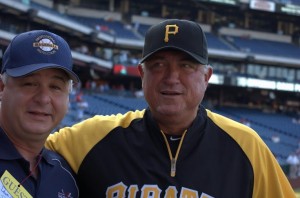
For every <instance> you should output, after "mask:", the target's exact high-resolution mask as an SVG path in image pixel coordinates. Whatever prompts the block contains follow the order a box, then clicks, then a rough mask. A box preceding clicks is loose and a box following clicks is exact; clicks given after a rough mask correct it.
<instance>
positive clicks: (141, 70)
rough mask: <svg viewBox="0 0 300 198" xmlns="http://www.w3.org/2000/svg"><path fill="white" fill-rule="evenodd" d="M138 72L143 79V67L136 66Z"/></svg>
mask: <svg viewBox="0 0 300 198" xmlns="http://www.w3.org/2000/svg"><path fill="white" fill-rule="evenodd" d="M138 70H139V73H140V76H141V78H143V77H144V70H143V66H142V65H141V64H139V65H138Z"/></svg>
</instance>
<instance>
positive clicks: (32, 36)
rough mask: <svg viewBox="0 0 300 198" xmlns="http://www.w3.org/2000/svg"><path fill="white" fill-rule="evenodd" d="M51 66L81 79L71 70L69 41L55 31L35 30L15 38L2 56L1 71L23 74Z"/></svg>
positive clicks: (71, 76) (77, 80)
mask: <svg viewBox="0 0 300 198" xmlns="http://www.w3.org/2000/svg"><path fill="white" fill-rule="evenodd" d="M48 68H58V69H62V70H64V71H65V72H66V73H67V74H68V75H69V76H70V79H72V80H73V81H74V82H79V81H80V80H79V78H78V76H77V75H76V74H75V73H74V72H73V71H72V68H73V60H72V54H71V50H70V47H69V45H68V44H67V42H66V41H65V40H64V39H63V38H62V37H60V36H58V35H56V34H54V33H52V32H49V31H46V30H33V31H29V32H24V33H21V34H18V35H17V36H15V37H14V38H13V39H12V41H11V43H10V44H9V45H8V47H7V49H6V50H5V53H4V55H3V58H2V70H1V74H2V73H4V72H6V73H7V74H8V75H9V76H12V77H21V76H26V75H28V74H30V73H32V72H35V71H38V70H42V69H48Z"/></svg>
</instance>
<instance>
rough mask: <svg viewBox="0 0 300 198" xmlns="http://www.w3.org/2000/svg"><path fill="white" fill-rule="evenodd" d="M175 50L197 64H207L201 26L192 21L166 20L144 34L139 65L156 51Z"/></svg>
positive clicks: (204, 39) (205, 46)
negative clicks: (192, 59)
mask: <svg viewBox="0 0 300 198" xmlns="http://www.w3.org/2000/svg"><path fill="white" fill-rule="evenodd" d="M163 49H177V50H180V51H183V52H185V53H187V54H189V55H190V56H192V57H193V58H194V59H195V60H196V61H198V62H199V63H201V64H203V65H206V64H208V53H207V42H206V37H205V34H204V32H203V30H202V28H201V26H200V25H199V24H198V23H196V22H193V21H188V20H180V19H167V20H165V21H162V22H161V23H159V24H157V25H154V26H152V27H150V29H149V30H148V31H147V32H146V36H145V44H144V49H143V57H142V59H141V61H140V62H141V63H143V62H144V61H145V60H146V59H147V58H149V57H150V56H151V55H152V54H154V53H155V52H157V51H160V50H163Z"/></svg>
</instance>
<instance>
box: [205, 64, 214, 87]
mask: <svg viewBox="0 0 300 198" xmlns="http://www.w3.org/2000/svg"><path fill="white" fill-rule="evenodd" d="M205 73H206V74H205V81H206V82H207V83H208V81H209V79H210V77H211V76H212V74H213V68H212V67H211V66H210V65H208V66H207V68H206V72H205Z"/></svg>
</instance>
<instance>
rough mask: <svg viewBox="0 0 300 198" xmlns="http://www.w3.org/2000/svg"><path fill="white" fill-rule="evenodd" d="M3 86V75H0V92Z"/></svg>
mask: <svg viewBox="0 0 300 198" xmlns="http://www.w3.org/2000/svg"><path fill="white" fill-rule="evenodd" d="M4 87H5V85H4V83H3V76H2V75H0V92H2V91H3V89H4Z"/></svg>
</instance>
